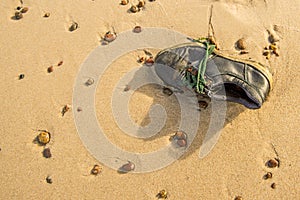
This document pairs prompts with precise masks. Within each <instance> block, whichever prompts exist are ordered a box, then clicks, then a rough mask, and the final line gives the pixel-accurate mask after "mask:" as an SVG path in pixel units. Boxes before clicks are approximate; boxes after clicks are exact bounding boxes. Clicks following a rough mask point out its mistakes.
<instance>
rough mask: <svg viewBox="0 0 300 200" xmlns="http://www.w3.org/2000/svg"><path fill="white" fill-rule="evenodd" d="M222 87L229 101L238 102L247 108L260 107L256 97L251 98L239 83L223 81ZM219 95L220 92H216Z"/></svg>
mask: <svg viewBox="0 0 300 200" xmlns="http://www.w3.org/2000/svg"><path fill="white" fill-rule="evenodd" d="M224 88H225V92H226V97H225V98H226V100H228V101H231V102H236V103H240V104H242V105H244V106H246V107H247V108H251V109H257V108H260V106H261V104H260V102H259V101H258V100H257V99H254V98H251V97H252V96H251V95H250V94H249V95H248V93H247V92H246V91H245V90H244V89H243V88H242V87H240V86H239V85H236V84H233V83H224ZM216 95H217V96H218V95H221V94H218V92H217V94H216Z"/></svg>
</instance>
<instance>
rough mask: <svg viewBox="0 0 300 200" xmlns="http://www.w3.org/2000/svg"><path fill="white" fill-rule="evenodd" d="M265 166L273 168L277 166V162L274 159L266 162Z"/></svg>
mask: <svg viewBox="0 0 300 200" xmlns="http://www.w3.org/2000/svg"><path fill="white" fill-rule="evenodd" d="M267 166H268V167H270V168H275V167H277V166H278V162H277V161H276V160H274V159H271V160H269V161H268V162H267Z"/></svg>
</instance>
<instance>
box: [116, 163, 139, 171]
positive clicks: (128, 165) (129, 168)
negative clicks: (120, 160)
mask: <svg viewBox="0 0 300 200" xmlns="http://www.w3.org/2000/svg"><path fill="white" fill-rule="evenodd" d="M134 169H135V165H134V163H132V162H130V161H128V163H126V164H124V165H122V166H121V167H120V168H119V170H118V172H119V173H128V172H130V171H133V170H134Z"/></svg>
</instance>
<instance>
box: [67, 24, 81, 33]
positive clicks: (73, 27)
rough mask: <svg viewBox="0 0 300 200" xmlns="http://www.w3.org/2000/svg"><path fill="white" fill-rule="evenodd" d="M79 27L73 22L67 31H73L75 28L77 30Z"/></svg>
mask: <svg viewBox="0 0 300 200" xmlns="http://www.w3.org/2000/svg"><path fill="white" fill-rule="evenodd" d="M78 27H79V26H78V23H77V22H73V23H72V24H71V26H70V27H69V31H71V32H72V31H75V30H76V29H77V28H78Z"/></svg>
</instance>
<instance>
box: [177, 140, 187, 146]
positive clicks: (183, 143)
mask: <svg viewBox="0 0 300 200" xmlns="http://www.w3.org/2000/svg"><path fill="white" fill-rule="evenodd" d="M176 143H177V145H178V146H179V147H186V145H187V143H186V140H185V139H180V140H177V142H176Z"/></svg>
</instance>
